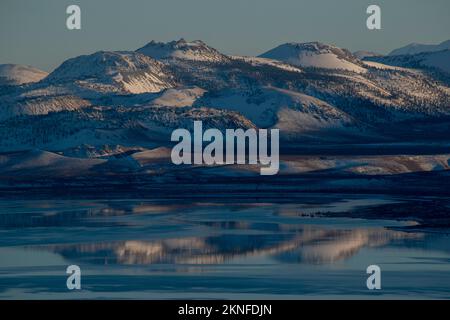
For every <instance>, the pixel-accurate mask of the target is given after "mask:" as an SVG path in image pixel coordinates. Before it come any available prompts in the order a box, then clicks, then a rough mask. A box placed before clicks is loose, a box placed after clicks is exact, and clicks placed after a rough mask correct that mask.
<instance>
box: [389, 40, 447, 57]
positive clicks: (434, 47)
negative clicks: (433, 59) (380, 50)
mask: <svg viewBox="0 0 450 320" xmlns="http://www.w3.org/2000/svg"><path fill="white" fill-rule="evenodd" d="M449 49H450V40H447V41H443V42H441V43H439V44H420V43H411V44H409V45H407V46H404V47H401V48H398V49H395V50H393V51H392V52H391V53H389V55H390V56H398V55H413V54H417V53H423V52H436V51H442V50H449Z"/></svg>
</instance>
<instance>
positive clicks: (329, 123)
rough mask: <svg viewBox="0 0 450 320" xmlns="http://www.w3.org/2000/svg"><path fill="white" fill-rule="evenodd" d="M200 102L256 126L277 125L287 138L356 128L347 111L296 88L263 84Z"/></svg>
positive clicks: (198, 102)
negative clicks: (240, 115)
mask: <svg viewBox="0 0 450 320" xmlns="http://www.w3.org/2000/svg"><path fill="white" fill-rule="evenodd" d="M197 104H198V105H208V106H211V107H213V108H220V109H225V110H232V111H236V112H239V113H240V114H242V115H244V116H245V117H246V118H247V119H249V120H250V121H252V122H253V123H254V124H255V125H256V126H258V127H263V128H269V127H271V128H278V129H280V130H281V133H282V135H283V136H284V137H292V136H293V135H298V134H302V133H308V132H320V131H322V130H330V129H345V130H351V127H353V129H355V125H356V123H355V122H354V120H353V119H352V118H351V117H350V116H348V115H347V114H346V113H345V112H342V111H341V110H339V109H338V108H336V107H333V106H331V105H330V104H328V103H326V102H324V101H321V100H320V99H317V98H314V97H311V96H308V95H306V94H302V93H298V92H295V91H290V90H285V89H279V88H275V87H264V88H261V89H259V90H257V91H255V92H243V91H234V90H231V91H224V92H223V93H222V94H220V95H213V96H207V95H206V96H204V97H203V98H202V99H199V100H198V101H197Z"/></svg>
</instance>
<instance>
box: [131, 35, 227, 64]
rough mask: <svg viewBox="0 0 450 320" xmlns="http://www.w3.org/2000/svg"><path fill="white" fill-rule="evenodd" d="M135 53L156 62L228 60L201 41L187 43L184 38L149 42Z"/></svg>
mask: <svg viewBox="0 0 450 320" xmlns="http://www.w3.org/2000/svg"><path fill="white" fill-rule="evenodd" d="M136 51H137V52H139V53H142V54H144V55H146V56H149V57H151V58H153V59H157V60H166V59H182V60H192V61H209V62H224V61H228V60H229V58H228V57H227V56H226V55H224V54H222V53H220V52H219V51H217V50H216V49H214V48H212V47H210V46H208V45H207V44H206V43H204V42H203V41H201V40H194V41H187V40H185V39H184V38H181V39H179V40H174V41H171V42H166V43H165V42H156V41H151V42H149V43H148V44H147V45H145V46H144V47H142V48H140V49H138V50H136Z"/></svg>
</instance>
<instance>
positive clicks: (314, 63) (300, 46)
mask: <svg viewBox="0 0 450 320" xmlns="http://www.w3.org/2000/svg"><path fill="white" fill-rule="evenodd" d="M260 57H262V58H269V59H275V60H279V61H284V62H286V63H290V64H293V65H295V66H300V67H314V68H324V69H341V70H347V71H353V72H359V73H360V72H365V69H364V67H363V66H362V65H361V63H360V62H359V60H358V59H357V58H355V57H354V56H353V55H352V54H351V53H350V52H348V51H347V50H345V49H340V48H337V47H334V46H330V45H326V44H322V43H320V42H307V43H285V44H282V45H280V46H278V47H276V48H274V49H272V50H269V51H267V52H266V53H263V54H262V55H260Z"/></svg>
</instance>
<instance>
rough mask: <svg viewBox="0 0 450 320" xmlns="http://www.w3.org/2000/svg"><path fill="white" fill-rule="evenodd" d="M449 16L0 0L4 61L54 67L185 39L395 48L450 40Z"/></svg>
mask: <svg viewBox="0 0 450 320" xmlns="http://www.w3.org/2000/svg"><path fill="white" fill-rule="evenodd" d="M70 4H78V5H80V7H81V10H82V30H80V31H69V30H67V29H66V25H65V20H66V13H65V10H66V7H67V6H68V5H70ZM369 4H378V5H380V6H381V9H382V27H383V30H381V31H369V30H367V29H366V26H365V21H366V17H367V16H366V13H365V11H366V8H367V6H368V5H369ZM449 16H450V1H449V0H430V1H425V0H339V1H337V0H222V1H219V0H120V1H119V0H78V1H77V0H0V63H20V64H29V65H33V66H35V67H38V68H41V69H44V70H47V71H51V70H52V69H54V68H55V67H57V66H58V65H59V64H61V63H62V62H63V61H64V60H65V59H67V58H70V57H74V56H77V55H80V54H87V53H92V52H95V51H98V50H134V49H136V48H138V47H141V46H143V45H144V44H146V43H147V42H149V41H150V40H152V39H154V40H159V41H170V40H174V39H179V38H181V37H184V38H185V39H187V40H195V39H201V40H203V41H205V42H206V43H208V44H209V45H211V46H213V47H215V48H217V49H218V50H220V51H222V52H224V53H227V54H241V55H258V54H261V53H263V52H265V51H267V50H269V49H271V48H273V47H275V46H276V45H279V44H281V43H284V42H292V41H295V42H305V41H316V40H317V41H321V42H325V43H331V44H335V45H337V46H340V47H344V48H348V49H349V50H351V51H355V50H362V49H363V50H372V51H378V52H381V53H387V52H389V51H391V50H392V49H395V48H398V47H400V46H403V45H406V44H409V43H411V42H421V43H438V42H441V41H444V40H448V39H450V19H449Z"/></svg>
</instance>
